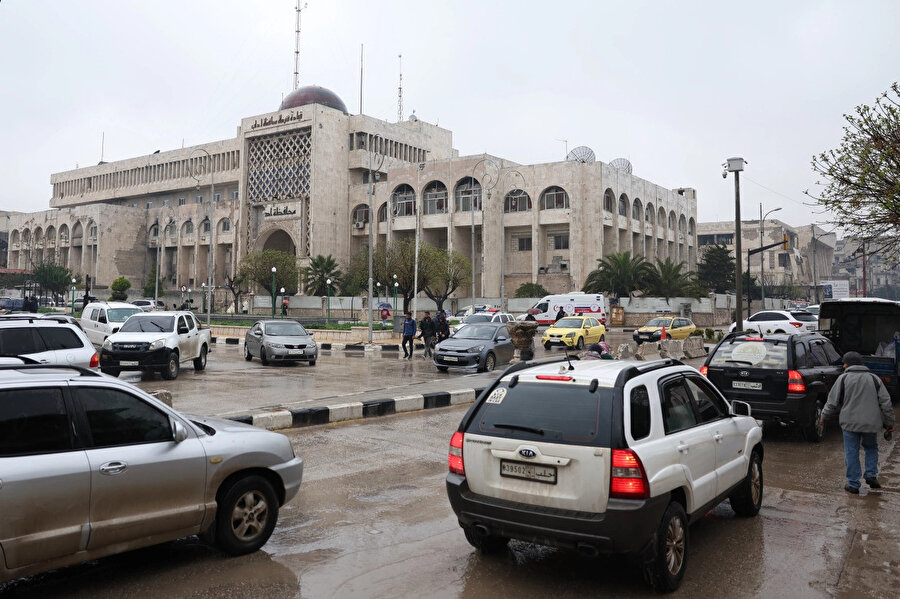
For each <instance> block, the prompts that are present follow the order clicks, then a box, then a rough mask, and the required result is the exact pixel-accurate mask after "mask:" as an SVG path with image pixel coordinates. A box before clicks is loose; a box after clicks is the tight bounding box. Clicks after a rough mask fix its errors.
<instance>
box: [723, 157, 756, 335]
mask: <svg viewBox="0 0 900 599" xmlns="http://www.w3.org/2000/svg"><path fill="white" fill-rule="evenodd" d="M745 164H747V161H746V160H744V159H743V158H729V159H728V160H727V161H726V162H725V164H724V165H723V166H724V167H725V170H724V171H723V172H722V176H723V177H727V176H728V173H734V257H735V260H734V293H735V295H736V296H737V297H736V298H735V312H736V313H735V319H734V330H735V331H743V330H744V320H743V317H742V316H741V311H742V310H743V309H744V306H743V298H742V297H741V296H742V295H743V293H744V290H743V285H742V283H743V275H744V273H743V269H742V268H741V171H742V170H744V165H745ZM748 260H749V259H748ZM747 268H750V264H749V262H748V264H747ZM748 284H749V281H748Z"/></svg>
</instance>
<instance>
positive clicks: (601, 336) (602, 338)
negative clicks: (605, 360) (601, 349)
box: [600, 335, 606, 343]
mask: <svg viewBox="0 0 900 599" xmlns="http://www.w3.org/2000/svg"><path fill="white" fill-rule="evenodd" d="M604 341H606V335H600V343H603V342H604Z"/></svg>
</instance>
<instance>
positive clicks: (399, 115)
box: [397, 54, 403, 123]
mask: <svg viewBox="0 0 900 599" xmlns="http://www.w3.org/2000/svg"><path fill="white" fill-rule="evenodd" d="M397 59H398V60H399V61H400V85H398V86H397V122H398V123H401V122H403V55H402V54H398V55H397Z"/></svg>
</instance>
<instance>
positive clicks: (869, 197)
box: [807, 83, 900, 262]
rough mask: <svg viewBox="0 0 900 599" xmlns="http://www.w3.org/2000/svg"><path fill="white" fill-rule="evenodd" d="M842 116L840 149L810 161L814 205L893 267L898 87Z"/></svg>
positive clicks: (898, 203) (898, 247) (899, 183)
mask: <svg viewBox="0 0 900 599" xmlns="http://www.w3.org/2000/svg"><path fill="white" fill-rule="evenodd" d="M854 112H855V114H845V115H844V119H846V121H847V124H846V125H845V126H844V136H843V139H842V140H841V143H840V146H839V147H838V148H837V149H835V150H828V151H825V152H822V153H821V154H818V155H816V156H813V159H812V169H813V171H814V172H815V173H816V174H818V175H819V176H820V177H822V181H821V182H817V183H819V184H821V185H822V186H823V187H822V190H821V192H820V195H819V196H818V197H816V196H815V195H814V194H810V193H809V192H808V191H807V194H808V195H810V197H812V198H813V199H815V200H816V201H817V202H818V203H819V205H820V206H822V207H823V208H825V212H826V213H828V214H829V215H830V217H831V220H830V222H831V224H834V225H836V226H838V227H840V228H841V229H843V230H844V231H845V233H846V234H847V236H848V237H851V238H854V239H856V240H858V241H860V242H862V243H863V244H865V245H867V246H868V248H869V251H871V252H873V253H876V252H877V253H880V254H882V255H884V256H885V257H886V258H888V259H889V260H892V261H894V262H896V261H897V260H898V255H900V86H898V84H897V83H894V84H893V85H891V87H890V89H889V90H888V91H886V92H884V93H882V94H881V96H879V97H878V98H877V99H876V100H875V105H874V106H866V105H861V106H857V107H856V110H855V111H854Z"/></svg>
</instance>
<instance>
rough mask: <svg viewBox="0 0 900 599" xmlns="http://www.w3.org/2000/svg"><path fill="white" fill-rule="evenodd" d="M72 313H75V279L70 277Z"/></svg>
mask: <svg viewBox="0 0 900 599" xmlns="http://www.w3.org/2000/svg"><path fill="white" fill-rule="evenodd" d="M72 315H73V316H74V315H75V279H72Z"/></svg>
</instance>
